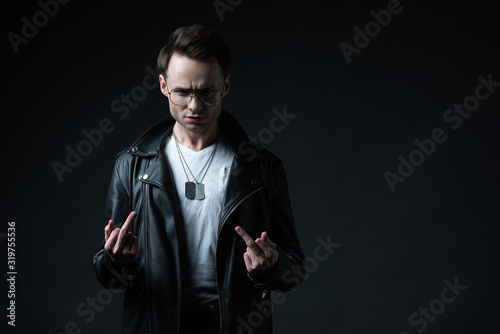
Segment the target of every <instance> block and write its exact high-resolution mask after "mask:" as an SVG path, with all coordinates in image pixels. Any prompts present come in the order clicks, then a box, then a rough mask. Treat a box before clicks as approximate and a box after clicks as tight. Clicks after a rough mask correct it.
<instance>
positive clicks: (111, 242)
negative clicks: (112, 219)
mask: <svg viewBox="0 0 500 334" xmlns="http://www.w3.org/2000/svg"><path fill="white" fill-rule="evenodd" d="M119 233H120V229H119V228H115V229H114V230H113V231H111V234H110V235H109V238H108V240H106V244H104V249H105V250H106V251H107V252H108V253H112V252H113V248H115V244H116V240H117V239H118V234H119Z"/></svg>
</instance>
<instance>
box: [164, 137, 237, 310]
mask: <svg viewBox="0 0 500 334" xmlns="http://www.w3.org/2000/svg"><path fill="white" fill-rule="evenodd" d="M216 144H217V151H216V152H215V155H214V157H213V160H212V162H211V164H210V166H209V168H208V170H207V172H206V175H205V177H204V178H203V181H202V183H203V184H204V185H205V198H204V199H203V200H197V199H188V198H186V196H185V183H186V182H187V181H188V179H187V178H186V173H185V172H184V169H183V168H182V164H181V160H180V159H181V158H180V157H179V153H178V151H177V147H176V140H175V138H174V137H170V139H169V140H168V142H167V144H166V145H165V153H166V155H167V157H168V161H169V163H170V168H171V170H172V174H173V177H174V182H175V187H176V189H177V195H178V197H179V200H180V204H181V211H182V216H183V218H184V224H185V235H186V246H187V252H188V254H187V256H186V258H185V259H184V260H185V261H186V270H187V275H185V280H183V282H182V283H183V294H184V298H185V300H184V302H186V303H194V304H196V305H199V304H208V303H212V302H214V301H216V300H217V298H218V296H217V283H216V272H215V249H216V245H217V230H218V226H219V221H220V218H221V213H222V206H223V205H224V196H225V194H226V184H227V180H228V176H229V172H230V170H231V165H232V163H233V159H234V157H235V156H236V154H235V152H234V150H233V149H232V148H231V147H230V146H228V145H226V144H224V143H223V142H222V141H221V140H220V139H218V140H217V142H216V143H214V144H212V145H211V146H209V147H206V148H204V149H203V150H201V151H199V152H196V151H193V150H191V149H189V148H187V147H185V146H182V145H181V144H179V148H180V150H181V152H182V155H183V157H184V159H185V161H186V162H187V165H188V166H189V169H191V172H192V173H193V174H194V176H197V175H198V173H199V172H200V171H201V169H202V168H203V166H205V164H206V162H207V161H208V159H209V158H210V155H211V154H212V152H213V150H214V148H215V146H216ZM184 168H186V172H187V173H188V176H189V181H193V177H192V176H191V174H190V173H189V170H188V169H187V167H186V166H185V165H184ZM203 173H204V172H203ZM203 173H202V175H203ZM201 177H202V176H200V177H199V178H197V179H198V181H200V179H201Z"/></svg>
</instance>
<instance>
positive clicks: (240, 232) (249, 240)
mask: <svg viewBox="0 0 500 334" xmlns="http://www.w3.org/2000/svg"><path fill="white" fill-rule="evenodd" d="M234 230H235V231H236V233H238V235H239V236H240V237H241V238H242V239H243V241H245V244H246V245H247V247H249V248H254V247H255V241H254V240H253V239H252V237H250V236H249V235H248V233H247V232H246V231H245V230H244V229H243V228H241V226H236V228H235V229H234Z"/></svg>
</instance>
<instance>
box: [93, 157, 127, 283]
mask: <svg viewBox="0 0 500 334" xmlns="http://www.w3.org/2000/svg"><path fill="white" fill-rule="evenodd" d="M120 160H121V159H120V156H119V157H118V158H117V160H116V162H115V166H114V170H113V174H112V176H111V182H110V185H109V189H108V196H107V199H106V211H105V217H106V221H105V223H106V224H107V223H108V221H109V219H113V220H114V221H115V227H120V226H121V225H122V224H123V222H125V220H126V218H127V216H128V215H129V213H130V211H132V209H131V205H130V190H129V189H130V188H129V187H128V186H127V183H124V182H123V179H122V175H121V174H122V173H125V172H126V171H123V170H120V168H119V166H120ZM104 244H105V241H104V240H103V241H102V244H101V248H100V250H99V251H98V252H97V254H96V255H95V256H94V260H93V265H94V272H95V274H96V276H97V279H98V281H99V283H101V285H102V286H104V287H106V288H108V289H112V290H117V289H124V288H125V287H126V286H127V281H128V280H130V279H132V277H131V276H130V275H129V268H127V267H125V266H123V265H119V264H116V263H114V262H113V261H112V260H111V257H110V256H109V254H108V253H107V252H106V250H105V249H104Z"/></svg>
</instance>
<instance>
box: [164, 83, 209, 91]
mask: <svg viewBox="0 0 500 334" xmlns="http://www.w3.org/2000/svg"><path fill="white" fill-rule="evenodd" d="M176 88H177V89H197V90H206V89H214V88H217V85H215V84H211V85H208V86H204V87H202V88H187V87H186V86H182V85H174V86H173V87H172V88H171V89H176Z"/></svg>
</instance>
